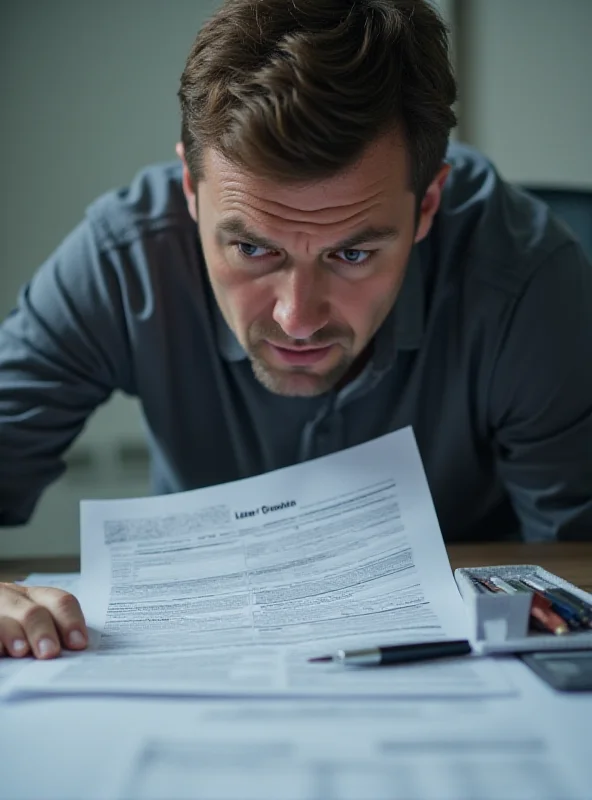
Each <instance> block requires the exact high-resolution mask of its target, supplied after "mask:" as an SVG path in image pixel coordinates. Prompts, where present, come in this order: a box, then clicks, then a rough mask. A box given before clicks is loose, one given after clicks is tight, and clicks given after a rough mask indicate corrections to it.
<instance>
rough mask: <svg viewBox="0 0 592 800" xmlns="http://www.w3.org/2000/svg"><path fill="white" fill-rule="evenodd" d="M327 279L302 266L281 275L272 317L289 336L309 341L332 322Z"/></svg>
mask: <svg viewBox="0 0 592 800" xmlns="http://www.w3.org/2000/svg"><path fill="white" fill-rule="evenodd" d="M324 277H325V276H323V275H319V274H318V273H317V271H316V270H313V269H306V268H301V267H292V268H291V269H289V270H287V271H286V272H284V273H281V278H280V285H279V287H278V289H277V295H276V301H275V306H274V309H273V315H272V316H273V319H274V320H275V321H276V322H277V323H278V325H279V326H280V327H281V329H282V330H283V331H284V333H285V334H286V336H290V337H291V338H292V339H308V338H309V337H310V336H313V334H315V333H316V332H317V331H320V330H321V329H322V328H324V327H325V325H326V324H327V323H328V322H329V310H330V306H329V303H328V301H327V299H326V296H325V294H326V292H325V286H324Z"/></svg>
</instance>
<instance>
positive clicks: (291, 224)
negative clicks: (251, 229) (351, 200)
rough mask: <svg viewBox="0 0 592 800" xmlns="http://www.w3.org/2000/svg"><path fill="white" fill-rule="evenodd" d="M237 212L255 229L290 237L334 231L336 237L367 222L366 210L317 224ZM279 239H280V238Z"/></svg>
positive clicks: (325, 233) (241, 209) (261, 212)
mask: <svg viewBox="0 0 592 800" xmlns="http://www.w3.org/2000/svg"><path fill="white" fill-rule="evenodd" d="M234 210H235V211H236V212H238V213H239V214H240V215H241V216H244V217H246V218H247V219H249V220H252V221H253V224H254V225H255V226H257V227H259V226H264V227H269V228H270V229H271V230H274V231H278V230H281V231H282V232H284V233H288V234H290V235H296V236H301V235H306V236H317V235H324V236H330V235H331V231H333V230H334V231H335V232H336V234H337V235H339V234H340V233H341V232H342V231H343V229H344V227H345V228H347V229H350V230H351V229H352V228H359V227H360V225H361V224H363V223H365V222H367V221H368V210H369V209H366V210H363V211H359V212H357V213H356V214H353V215H351V216H350V217H347V219H340V220H337V221H329V222H319V221H318V220H316V221H315V220H308V221H307V222H300V221H298V220H286V219H285V218H284V217H275V216H274V215H271V214H269V213H267V212H264V211H260V210H258V213H256V214H253V213H252V211H249V210H245V209H244V208H242V207H239V208H236V209H234ZM265 238H269V239H274V240H275V239H277V238H278V236H277V234H272V235H271V236H267V235H265ZM280 238H281V237H280ZM343 238H346V237H345V236H344V235H343V234H342V235H339V239H343Z"/></svg>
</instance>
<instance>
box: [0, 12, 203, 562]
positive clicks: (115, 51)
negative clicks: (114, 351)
mask: <svg viewBox="0 0 592 800" xmlns="http://www.w3.org/2000/svg"><path fill="white" fill-rule="evenodd" d="M217 5H218V2H217V0H172V1H171V0H169V2H164V0H103V2H101V3H96V2H92V0H37V1H36V2H35V0H13V1H12V2H10V0H2V2H0V97H1V98H2V111H1V125H0V137H1V138H0V175H1V176H2V179H1V180H0V192H1V197H0V208H1V209H2V217H1V220H2V222H1V236H0V318H3V317H4V316H5V315H6V313H7V312H8V311H9V310H10V309H11V308H12V306H13V304H14V300H15V297H16V294H17V291H18V288H19V286H20V285H21V284H22V283H23V282H24V281H26V280H27V279H28V278H29V276H30V275H31V274H32V272H33V271H34V270H35V268H36V267H37V266H38V265H39V264H40V263H41V262H42V261H43V260H44V259H45V258H46V256H47V255H48V254H49V253H50V252H51V251H52V250H53V249H54V248H55V247H56V245H57V244H58V243H59V242H60V240H61V239H62V238H63V237H64V236H65V235H66V233H67V232H68V231H69V230H70V229H71V228H72V227H74V225H76V223H77V222H78V221H79V219H80V218H81V215H82V214H83V213H84V208H85V206H86V205H87V204H88V203H89V202H90V201H92V200H93V198H95V197H96V196H97V195H98V194H100V193H101V192H103V191H105V190H107V189H110V188H112V187H115V186H119V185H122V184H124V183H126V182H127V181H128V180H129V179H130V178H131V177H132V175H133V174H134V172H135V171H136V170H137V169H138V168H140V167H141V166H143V165H144V164H146V163H150V162H152V161H163V160H168V159H174V158H176V156H175V150H174V147H175V143H176V141H177V139H178V132H179V111H178V105H177V98H176V92H177V88H178V82H179V76H180V74H181V71H182V68H183V64H184V61H185V57H186V55H187V52H188V50H189V48H190V46H191V43H192V42H193V39H194V37H195V34H196V32H197V30H198V28H199V26H200V24H201V22H202V21H203V20H204V19H205V18H206V17H207V16H208V15H209V14H210V12H211V11H212V9H214V8H215V7H216V6H217ZM141 441H142V427H141V418H140V415H139V413H138V409H137V406H136V404H135V402H132V401H131V400H128V399H126V398H123V397H121V396H117V397H115V398H114V399H113V400H112V401H111V402H110V403H109V404H107V405H106V406H105V407H103V408H102V409H100V410H99V411H98V413H97V414H96V415H95V416H94V417H93V418H92V420H91V421H90V423H89V424H88V426H87V428H86V430H85V432H84V433H83V435H82V436H81V437H80V439H79V440H78V442H77V444H76V445H75V446H74V448H73V452H72V454H71V460H72V467H71V469H69V470H68V473H67V475H66V476H65V477H64V478H63V479H61V480H60V481H59V482H58V483H57V484H55V485H54V486H53V487H52V488H51V489H50V490H49V491H48V492H47V493H46V495H45V496H44V498H43V500H42V502H41V503H40V505H39V508H38V511H37V513H36V514H35V516H34V519H33V521H32V523H31V524H30V525H28V526H26V527H24V528H18V529H8V530H6V529H5V530H0V558H5V557H17V556H21V555H37V554H48V555H60V554H70V553H76V552H77V551H78V502H79V500H80V498H82V497H115V496H137V495H143V494H145V493H146V492H147V491H148V483H147V475H146V472H147V470H146V464H145V463H143V462H142V460H141V458H140V459H137V458H135V456H136V454H137V446H138V444H141ZM122 450H123V457H122V452H121V451H122Z"/></svg>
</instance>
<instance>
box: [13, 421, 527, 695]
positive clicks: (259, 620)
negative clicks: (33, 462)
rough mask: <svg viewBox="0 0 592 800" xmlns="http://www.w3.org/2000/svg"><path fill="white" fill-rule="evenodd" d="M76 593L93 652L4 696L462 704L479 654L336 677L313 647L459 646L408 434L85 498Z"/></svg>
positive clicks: (459, 618)
mask: <svg viewBox="0 0 592 800" xmlns="http://www.w3.org/2000/svg"><path fill="white" fill-rule="evenodd" d="M81 555H82V572H81V589H80V592H81V602H82V605H83V609H84V612H85V615H86V618H87V621H88V623H89V625H90V627H91V628H92V629H93V630H94V631H96V633H97V635H96V637H95V639H96V641H97V644H96V646H95V647H96V649H93V650H91V651H90V652H87V653H83V654H69V655H67V656H65V657H63V658H61V659H58V660H56V661H53V662H37V663H33V664H31V665H30V666H29V667H28V668H27V669H24V670H22V671H19V673H18V675H17V676H16V678H15V679H14V680H13V681H10V682H6V684H5V687H8V690H6V689H5V691H8V692H26V691H40V690H41V691H46V692H50V693H53V692H56V693H64V692H91V693H92V692H99V693H100V692H109V693H112V692H124V693H133V692H140V693H151V692H153V693H159V694H163V693H164V694H169V693H170V694H198V695H224V696H226V695H233V694H234V695H267V694H272V695H273V694H275V695H328V694H338V695H352V696H354V695H379V696H400V695H406V696H408V695H414V694H415V695H418V696H463V695H464V696H475V695H484V694H507V693H511V692H512V688H511V686H510V685H509V684H508V682H507V681H506V679H505V677H504V673H503V672H502V671H501V670H500V669H499V668H498V666H497V665H496V664H495V662H493V661H491V660H484V659H478V658H462V659H451V660H449V661H446V662H444V661H442V662H430V663H426V664H414V665H406V666H400V667H397V668H395V669H382V670H380V669H370V670H368V669H352V668H347V669H344V668H342V667H339V666H338V665H335V664H308V663H307V658H308V657H311V656H318V655H323V654H325V653H328V652H329V653H330V652H332V651H334V650H336V649H338V648H345V649H347V648H354V647H363V646H376V645H383V644H397V643H405V642H417V641H428V640H432V639H444V638H450V639H457V638H467V632H468V624H467V619H466V615H465V609H464V605H463V602H462V599H461V597H460V594H459V593H458V591H457V588H456V584H455V582H454V579H453V576H452V572H451V570H450V565H449V562H448V557H447V555H446V550H445V547H444V543H443V540H442V536H441V533H440V529H439V525H438V520H437V517H436V513H435V510H434V507H433V503H432V499H431V496H430V492H429V489H428V485H427V481H426V478H425V474H424V471H423V466H422V464H421V459H420V456H419V452H418V450H417V446H416V444H415V439H414V437H413V433H412V431H411V429H410V428H407V429H404V430H402V431H398V432H396V433H392V434H388V435H386V436H383V437H381V438H379V439H376V440H374V441H372V442H369V443H367V444H363V445H360V446H357V447H353V448H351V449H349V450H345V451H342V452H340V453H337V454H335V455H331V456H327V457H324V458H320V459H316V460H314V461H310V462H306V463H304V464H298V465H296V466H292V467H288V468H285V469H282V470H278V471H276V472H272V473H269V474H266V475H261V476H257V477H255V478H249V479H245V480H242V481H237V482H235V483H229V484H224V485H220V486H215V487H210V488H206V489H200V490H196V491H192V492H185V493H181V494H176V495H169V496H162V497H152V498H147V499H132V500H116V501H88V502H84V503H83V504H82V506H81Z"/></svg>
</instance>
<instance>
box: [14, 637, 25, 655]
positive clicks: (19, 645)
mask: <svg viewBox="0 0 592 800" xmlns="http://www.w3.org/2000/svg"><path fill="white" fill-rule="evenodd" d="M12 649H13V650H14V652H15V653H24V652H25V650H26V649H27V643H26V642H25V640H24V639H15V640H14V642H13V643H12Z"/></svg>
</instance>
